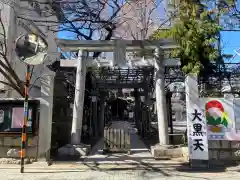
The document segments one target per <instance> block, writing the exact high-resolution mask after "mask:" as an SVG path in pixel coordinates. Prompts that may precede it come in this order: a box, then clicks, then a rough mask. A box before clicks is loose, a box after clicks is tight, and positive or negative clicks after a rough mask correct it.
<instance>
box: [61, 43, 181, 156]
mask: <svg viewBox="0 0 240 180" xmlns="http://www.w3.org/2000/svg"><path fill="white" fill-rule="evenodd" d="M56 42H57V44H58V47H59V48H61V50H62V51H65V52H71V51H72V52H77V51H78V57H77V58H76V59H71V60H61V62H60V64H61V66H64V67H77V70H76V85H75V98H74V105H73V119H72V130H71V146H70V147H69V146H68V147H67V149H68V150H67V151H66V153H64V154H68V155H75V154H74V153H69V152H75V153H78V154H80V155H86V153H87V152H86V150H87V148H86V146H85V145H83V144H82V143H81V132H82V121H83V106H84V92H85V78H86V70H87V66H93V65H98V66H118V67H126V66H130V67H136V66H154V67H155V92H156V107H157V119H158V131H159V139H160V145H167V144H168V143H169V142H168V120H167V114H166V112H167V110H166V99H165V80H164V67H165V66H176V65H179V60H177V59H167V60H164V55H163V52H164V50H169V49H173V48H176V45H175V43H173V42H172V41H169V40H159V41H148V40H145V41H140V40H133V41H132V40H111V41H98V40H96V41H87V40H81V41H80V40H64V39H57V40H56ZM144 50H152V51H154V52H155V53H154V55H153V56H152V57H151V58H147V59H146V57H145V58H132V59H129V61H127V57H126V55H127V52H139V51H144ZM92 52H113V59H105V58H93V57H91V56H90V53H92ZM69 148H73V149H74V151H73V150H71V151H69Z"/></svg>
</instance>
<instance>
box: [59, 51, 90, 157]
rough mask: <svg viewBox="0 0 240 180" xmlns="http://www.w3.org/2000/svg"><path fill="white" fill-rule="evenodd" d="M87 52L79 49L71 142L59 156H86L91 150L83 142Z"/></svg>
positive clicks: (62, 149)
mask: <svg viewBox="0 0 240 180" xmlns="http://www.w3.org/2000/svg"><path fill="white" fill-rule="evenodd" d="M86 57H87V52H82V51H79V53H78V64H77V70H76V84H75V97H74V104H73V119H72V130H71V144H67V145H65V146H63V147H61V148H59V149H58V156H60V157H62V156H63V157H64V156H67V157H68V158H69V156H71V157H76V158H77V159H78V158H79V157H80V156H86V155H87V154H88V152H89V148H90V147H89V146H87V145H84V144H82V143H81V134H82V121H83V110H84V109H83V106H84V95H85V79H86V71H87V67H86V66H87V60H86Z"/></svg>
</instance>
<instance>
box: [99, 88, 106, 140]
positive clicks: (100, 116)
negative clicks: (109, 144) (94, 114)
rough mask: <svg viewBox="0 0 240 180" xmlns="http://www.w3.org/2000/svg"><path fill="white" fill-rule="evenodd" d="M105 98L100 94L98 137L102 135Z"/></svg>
mask: <svg viewBox="0 0 240 180" xmlns="http://www.w3.org/2000/svg"><path fill="white" fill-rule="evenodd" d="M104 99H105V96H104V94H103V93H100V114H99V135H100V136H102V135H103V131H104V112H105V100H104Z"/></svg>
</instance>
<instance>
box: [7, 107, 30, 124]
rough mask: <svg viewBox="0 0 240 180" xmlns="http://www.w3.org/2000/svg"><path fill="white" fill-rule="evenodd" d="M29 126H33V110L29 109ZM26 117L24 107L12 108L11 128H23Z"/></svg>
mask: <svg viewBox="0 0 240 180" xmlns="http://www.w3.org/2000/svg"><path fill="white" fill-rule="evenodd" d="M28 112H29V114H28V122H27V127H31V126H32V110H31V109H29V111H28ZM23 119H24V108H22V107H16V108H13V110H12V124H11V128H22V125H23Z"/></svg>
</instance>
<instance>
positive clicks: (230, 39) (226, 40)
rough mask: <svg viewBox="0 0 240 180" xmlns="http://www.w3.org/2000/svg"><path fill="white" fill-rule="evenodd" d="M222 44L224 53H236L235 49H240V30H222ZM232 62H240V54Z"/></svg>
mask: <svg viewBox="0 0 240 180" xmlns="http://www.w3.org/2000/svg"><path fill="white" fill-rule="evenodd" d="M221 46H222V52H223V53H224V54H232V55H233V56H234V55H236V52H235V51H237V50H238V49H240V31H237V32H236V31H234V32H229V31H228V32H221ZM231 62H232V63H240V56H235V58H232V59H231Z"/></svg>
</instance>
